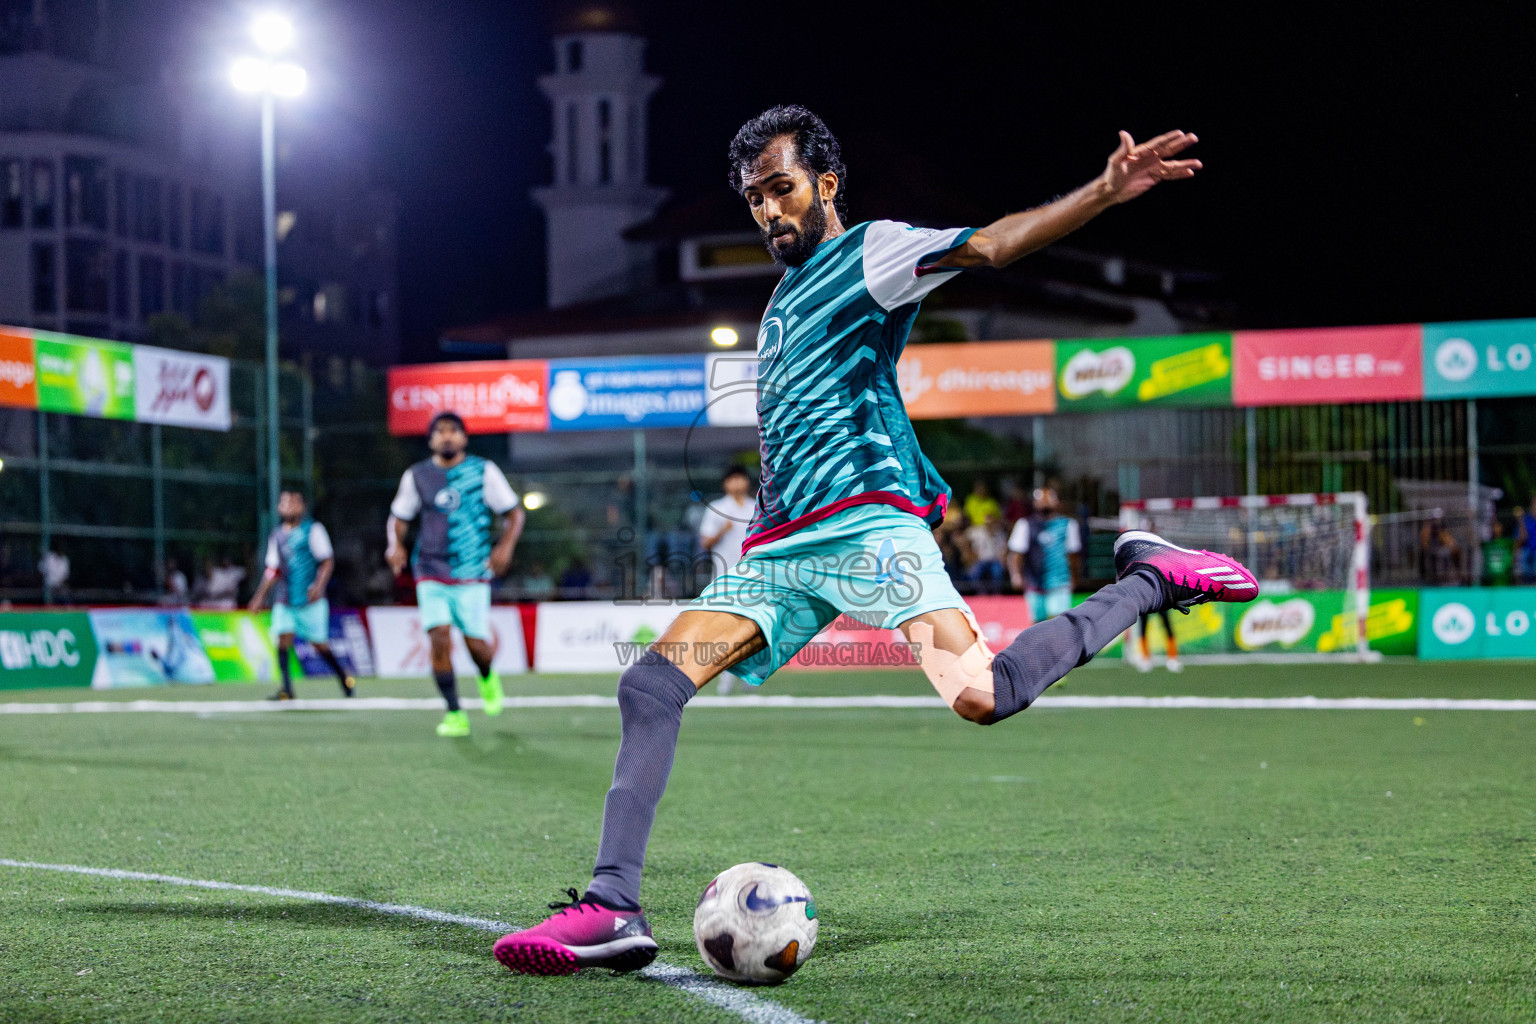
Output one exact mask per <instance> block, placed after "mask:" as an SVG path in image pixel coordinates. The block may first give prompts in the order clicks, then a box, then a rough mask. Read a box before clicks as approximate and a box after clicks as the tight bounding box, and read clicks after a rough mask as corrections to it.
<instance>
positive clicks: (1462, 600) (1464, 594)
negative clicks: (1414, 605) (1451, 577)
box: [1419, 587, 1536, 661]
mask: <svg viewBox="0 0 1536 1024" xmlns="http://www.w3.org/2000/svg"><path fill="white" fill-rule="evenodd" d="M1419 606H1420V613H1419V657H1420V658H1423V659H1424V660H1425V661H1465V660H1469V659H1473V658H1536V587H1489V588H1479V587H1443V588H1437V589H1434V590H1422V591H1420V592H1419Z"/></svg>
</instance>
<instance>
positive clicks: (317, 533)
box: [309, 523, 336, 562]
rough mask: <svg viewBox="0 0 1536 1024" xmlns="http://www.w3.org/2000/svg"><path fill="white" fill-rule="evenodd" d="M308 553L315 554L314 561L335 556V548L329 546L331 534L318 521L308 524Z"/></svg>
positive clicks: (321, 560)
mask: <svg viewBox="0 0 1536 1024" xmlns="http://www.w3.org/2000/svg"><path fill="white" fill-rule="evenodd" d="M309 553H310V554H312V555H314V556H315V561H316V562H323V561H325V560H326V559H327V558H335V557H336V549H335V548H334V547H332V546H331V535H330V534H329V533H326V532H325V527H323V526H321V525H320V524H319V523H310V524H309Z"/></svg>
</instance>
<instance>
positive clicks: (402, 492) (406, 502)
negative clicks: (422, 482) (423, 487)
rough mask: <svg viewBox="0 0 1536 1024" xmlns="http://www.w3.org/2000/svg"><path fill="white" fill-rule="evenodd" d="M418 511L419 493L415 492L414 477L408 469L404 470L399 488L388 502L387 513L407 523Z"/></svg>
mask: <svg viewBox="0 0 1536 1024" xmlns="http://www.w3.org/2000/svg"><path fill="white" fill-rule="evenodd" d="M420 511H421V495H419V494H417V493H416V477H415V476H414V475H413V474H412V473H411V471H410V470H406V471H405V475H404V476H402V477H401V478H400V489H399V490H398V491H396V492H395V500H394V501H392V502H390V503H389V514H390V515H392V516H394V517H395V518H396V519H398V520H400V521H401V522H405V523H408V522H410V521H411V520H412V519H415V518H416V515H417V513H419V512H420Z"/></svg>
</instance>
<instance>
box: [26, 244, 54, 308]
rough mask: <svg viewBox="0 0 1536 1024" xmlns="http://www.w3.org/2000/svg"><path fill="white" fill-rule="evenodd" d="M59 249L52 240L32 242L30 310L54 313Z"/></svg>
mask: <svg viewBox="0 0 1536 1024" xmlns="http://www.w3.org/2000/svg"><path fill="white" fill-rule="evenodd" d="M58 276H59V250H58V247H57V246H56V245H54V244H53V243H52V242H33V243H32V312H34V313H56V312H58V309H59V302H58V299H57V298H56V296H57V295H58Z"/></svg>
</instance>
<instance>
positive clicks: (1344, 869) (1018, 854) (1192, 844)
mask: <svg viewBox="0 0 1536 1024" xmlns="http://www.w3.org/2000/svg"><path fill="white" fill-rule="evenodd" d="M611 688H612V680H611V679H600V678H596V677H565V678H528V679H525V680H517V681H512V680H509V687H508V689H509V692H510V693H513V694H515V693H519V692H527V693H563V692H605V691H606V692H611ZM926 689H927V684H926V683H925V682H924V681H923V679H922V677H921V675H918V674H915V673H904V674H903V673H880V674H865V673H853V672H848V673H828V674H821V673H801V674H787V673H786V674H784V675H783V676H782V677H781V678H779V679H775V680H774V681H773V684H772V685H771V687H770V690H771V692H778V693H785V692H792V693H830V692H836V693H851V692H852V693H857V692H866V693H921V692H925V690H926ZM261 692H262V691H260V690H258V689H256V688H254V687H216V688H199V689H197V690H190V689H180V690H177V691H175V692H171V691H154V692H151V691H136V692H133V693H130V694H126V695H125V694H109V695H102V694H88V693H83V692H76V693H73V694H65V693H63V692H62V691H52V692H41V691H39V692H33V693H27V694H19V693H4V694H0V701H11V700H42V699H46V700H59V699H74V698H89V699H99V698H101V697H103V696H108V697H111V698H114V699H115V698H118V697H122V696H128V697H133V698H143V697H146V696H167V697H175V698H177V699H188V698H205V697H206V698H214V697H240V698H244V699H250V698H251V697H253V696H258V695H260V694H261ZM303 692H305V693H308V694H310V695H313V696H325V697H330V696H332V692H331V689H330V688H329V687H328V686H327V685H326V684H323V683H321V682H311V683H308V684H306V686H305V688H304V691H303ZM362 692H363V693H364V695H366V694H369V693H373V694H380V695H383V694H389V695H404V694H414V695H418V696H427V695H428V694H429V686H428V684H426V683H370V682H365V684H364V688H363V691H362ZM1068 692H1076V693H1194V694H1230V695H1245V696H1246V695H1257V696H1271V695H1294V694H1301V693H1312V694H1316V695H1319V696H1357V695H1375V696H1452V697H1454V696H1469V697H1470V696H1477V697H1488V696H1504V697H1533V696H1536V682H1533V680H1532V675H1531V672H1530V669H1529V667H1527V666H1518V665H1494V664H1479V665H1476V666H1448V665H1433V666H1430V665H1418V664H1398V665H1379V666H1296V667H1281V666H1254V667H1243V668H1241V669H1236V668H1231V667H1224V668H1199V667H1192V668H1190V669H1189V670H1188V671H1186V672H1185V673H1184V675H1182V676H1180V677H1172V676H1168V675H1166V674H1158V675H1155V676H1138V675H1136V674H1134V673H1131V672H1129V671H1124V670H1118V671H1116V670H1101V671H1091V672H1082V673H1078V674H1077V675H1076V676H1074V677H1073V679H1072V682H1071V684H1070V690H1069V691H1068ZM471 717H472V719H473V726H474V733H473V735H472V736H471V737H470V738H469V739H468V740H456V741H450V740H443V739H439V738H438V737H436V736H435V735H433V732H432V725H433V723H434V722H435V720H436V715H435V714H433V713H429V712H411V711H376V712H370V711H348V712H318V711H316V712H306V711H302V710H293V709H290V710H285V711H284V712H282V713H278V714H246V713H233V714H221V713H214V714H208V715H203V716H195V715H187V714H177V715H151V714H127V715H116V714H114V715H40V716H5V717H0V808H3V811H0V857H4V858H11V859H15V860H27V861H37V862H46V863H66V864H79V865H89V866H95V867H109V868H123V869H128V870H133V871H146V872H160V873H166V874H174V875H182V876H189V877H193V878H200V879H218V880H223V881H230V882H238V883H246V884H258V885H267V886H278V887H287V888H295V889H305V890H319V891H325V892H330V893H337V894H342V895H346V896H352V897H357V898H361V899H367V900H377V901H385V902H396V903H409V904H414V905H419V906H425V907H431V908H434V909H437V910H443V911H449V912H453V913H458V914H466V915H472V916H476V917H485V918H497V919H501V920H508V921H514V922H517V923H519V924H527V923H532V922H533V921H535V920H537V919H538V918H539V917H540V916H542V914H543V913H545V912H546V911H545V910H544V903H545V902H546V901H548V900H551V899H554V898H556V897H557V896H558V895H559V890H561V889H563V888H564V887H565V886H568V885H578V886H579V885H580V884H581V883H582V882H583V881H584V879H585V877H586V875H587V871H588V869H589V868H590V864H591V857H592V853H593V850H594V846H595V843H596V838H597V832H598V827H599V821H600V814H601V807H602V800H603V793H604V790H605V789H606V786H607V782H608V775H609V772H610V770H611V767H612V762H613V753H614V749H615V745H616V740H617V731H618V715H617V712H616V711H613V710H606V709H590V708H589V709H570V708H564V709H559V708H555V709H542V710H516V709H514V710H509V711H508V712H507V713H506V714H504V715H503V716H502V717H501V718H500V719H497V720H494V721H491V720H487V719H485V718H484V717H483V716H481V715H480V714H479V713H478V712H472V713H471ZM1532 750H1536V713H1533V712H1470V711H1455V712H1423V711H1421V712H1412V711H1403V712H1400V711H1391V712H1383V711H1282V710H1262V711H1255V710H1242V711H1236V710H1232V711H1229V710H1178V711H1172V710H1054V709H1049V708H1037V709H1035V710H1032V711H1030V712H1029V713H1027V714H1025V715H1023V716H1021V717H1019V718H1018V719H1016V720H1013V721H1010V722H1007V723H1004V724H1002V725H999V726H997V727H995V728H991V729H978V728H976V727H975V726H971V725H968V724H966V723H964V722H961V721H960V720H959V719H957V718H955V717H954V716H953V715H951V714H949V713H948V712H945V711H939V710H933V711H930V710H911V709H902V710H875V709H843V710H829V709H818V710H803V709H782V710H774V709H745V708H743V709H730V708H726V709H716V708H699V709H696V710H692V711H690V712H689V713H688V714H687V715H685V719H684V726H683V735H682V743H681V747H680V750H679V753H678V758H677V764H676V767H675V769H674V772H673V777H672V785H671V788H670V789H669V791H668V794H667V797H666V799H665V800H664V801H663V803H662V806H661V810H660V813H659V816H658V819H657V826H656V831H655V833H654V835H653V838H652V842H651V858H650V861H649V863H648V865H647V879H646V886H647V888H646V893H645V896H646V910H647V916H648V917H649V919H650V921H651V923H652V925H653V927H654V928H655V930H656V934H657V938H658V940H659V941H660V942H661V944H662V951H663V957H664V958H665V959H666V960H668V961H669V962H671V963H674V964H678V965H682V966H686V967H690V968H693V969H694V970H697V971H700V972H704V971H706V968H704V966H703V964H702V961H701V960H700V959H699V957H698V955H697V953H696V952H695V950H694V948H693V941H692V935H691V921H692V913H693V905H694V901H695V899H696V898H697V894H698V892H699V890H700V889H701V888H702V887H703V885H704V884H705V883H706V882H707V881H708V880H709V879H710V877H711V876H712V875H713V874H714V873H715V872H717V871H718V870H720V869H722V868H724V867H727V866H729V865H731V864H734V863H737V862H739V861H743V860H767V861H772V862H775V863H780V864H783V865H785V866H787V867H789V868H791V869H792V870H794V871H795V872H797V873H798V874H799V875H800V876H801V877H802V878H803V879H804V880H805V881H806V882H807V883H808V884H809V886H810V887H811V890H812V892H813V893H814V894H815V897H816V901H817V905H818V907H819V909H820V912H821V922H822V924H821V939H820V944H819V946H818V948H817V951H816V955H815V957H814V958H813V959H812V960H811V961H810V963H809V964H808V965H807V966H806V967H805V968H804V969H802V970H801V972H800V973H799V974H798V975H796V976H795V977H794V978H793V979H791V981H790V982H789V983H788V984H786V985H784V986H782V987H779V988H777V989H772V990H767V991H763V992H760V994H761V995H763V996H765V997H766V998H767V999H770V1000H772V1001H773V1002H775V1003H778V1004H780V1005H782V1006H784V1007H787V1008H789V1009H791V1010H793V1011H794V1012H795V1013H798V1014H800V1015H802V1016H803V1017H807V1018H813V1019H816V1020H827V1021H839V1022H843V1021H847V1022H853V1021H866V1020H868V1021H903V1020H927V1021H940V1022H954V1021H970V1020H978V1021H1027V1020H1039V1021H1074V1022H1077V1021H1143V1020H1148V1021H1152V1020H1168V1021H1195V1020H1199V1021H1245V1022H1246V1021H1287V1022H1288V1021H1421V1020H1422V1021H1431V1020H1445V1021H1458V1022H1459V1021H1468V1022H1470V1021H1505V1020H1508V1021H1529V1020H1532V1019H1536V881H1533V878H1536V798H1533V796H1532V794H1533V793H1536V758H1533V757H1532ZM493 939H494V935H492V934H488V933H485V932H482V931H477V930H474V929H470V928H465V927H462V926H457V925H446V924H434V923H429V922H425V921H418V920H413V919H409V918H401V917H389V916H385V915H380V914H376V913H373V912H370V911H364V910H357V909H352V908H347V907H338V906H327V905H317V904H313V903H306V902H302V901H298V900H292V899H282V898H276V897H271V896H263V895H257V894H248V893H240V892H209V891H202V890H195V889H186V888H179V887H172V886H166V885H162V884H156V883H148V882H135V881H120V880H108V879H102V878H93V877H84V876H74V875H61V874H56V873H52V872H42V871H34V870H23V869H16V868H9V867H0V965H3V967H4V971H5V975H4V980H3V982H0V1020H3V1021H7V1022H9V1021H26V1022H40V1024H41V1022H54V1021H60V1022H62V1021H93V1022H94V1021H167V1022H182V1021H187V1022H191V1021H208V1020H219V1021H311V1020H313V1021H374V1020H378V1021H402V1022H406V1021H422V1022H429V1021H430V1022H438V1021H550V1022H564V1021H606V1020H623V1021H669V1022H670V1021H739V1020H740V1019H741V1018H740V1017H738V1016H736V1015H734V1014H732V1013H731V1012H729V1011H727V1010H723V1009H720V1008H718V1007H714V1006H711V1005H709V1004H707V1003H704V1002H701V1001H699V1000H697V999H694V998H691V997H689V996H687V995H686V994H684V993H682V992H680V991H678V990H677V989H675V988H671V987H667V986H664V985H661V984H658V983H656V982H654V981H644V980H640V979H637V978H635V977H618V976H612V975H608V974H606V973H605V972H600V971H586V972H583V973H582V974H580V975H578V976H577V977H576V978H563V979H562V978H549V979H539V978H525V977H518V976H513V975H510V974H508V973H507V972H506V971H505V969H503V968H502V967H501V966H500V965H499V964H497V963H496V962H495V961H494V960H493V959H492V958H491V956H490V952H489V947H490V942H491V941H492V940H493Z"/></svg>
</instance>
